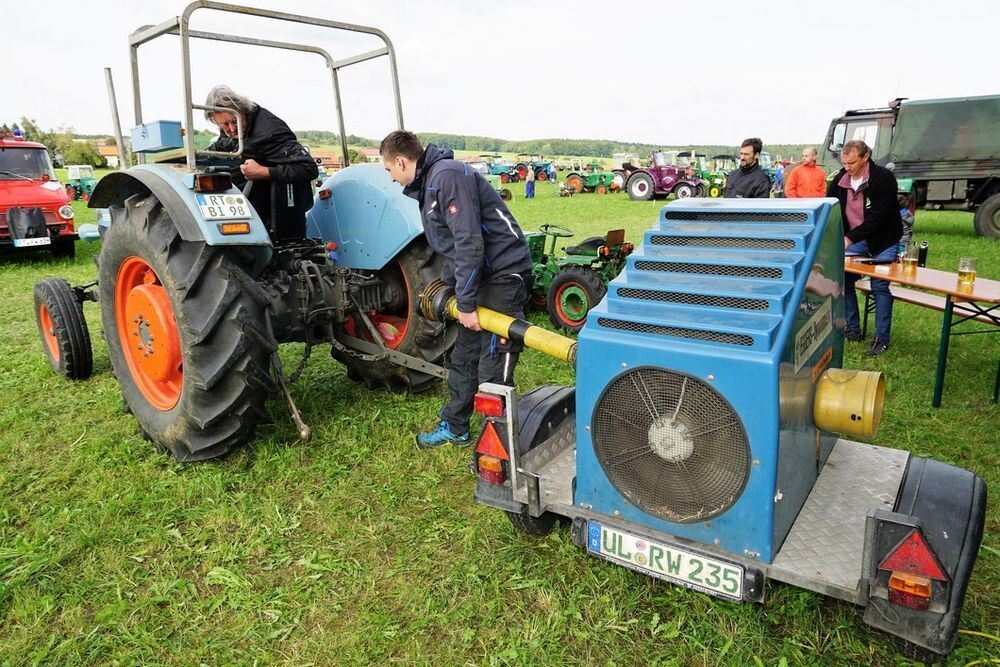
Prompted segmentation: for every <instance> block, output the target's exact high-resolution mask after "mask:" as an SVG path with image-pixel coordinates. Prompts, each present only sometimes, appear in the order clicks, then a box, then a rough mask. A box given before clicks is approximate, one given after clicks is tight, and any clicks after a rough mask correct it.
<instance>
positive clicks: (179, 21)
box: [129, 0, 403, 169]
mask: <svg viewBox="0 0 1000 667" xmlns="http://www.w3.org/2000/svg"><path fill="white" fill-rule="evenodd" d="M198 9H214V10H216V11H220V12H230V13H233V14H246V15H248V16H257V17H260V18H269V19H274V20H277V21H288V22H291V23H302V24H305V25H314V26H319V27H322V28H330V29H332V30H343V31H348V32H360V33H364V34H368V35H374V36H376V37H378V38H380V39H381V40H382V42H383V43H384V44H385V46H384V47H382V48H379V49H374V50H372V51H366V52H364V53H359V54H357V55H354V56H351V57H348V58H342V59H340V60H334V59H333V57H332V56H330V54H329V53H327V52H326V51H325V50H323V49H321V48H319V47H316V46H310V45H308V44H296V43H293V42H278V41H274V40H268V39H258V38H254V37H242V36H239V35H228V34H224V33H215V32H204V31H199V30H191V29H190V27H189V26H190V21H191V15H192V14H193V13H194V12H195V11H196V10H198ZM162 35H178V36H179V37H180V38H181V64H182V67H183V72H184V128H185V134H184V147H185V151H186V153H187V165H188V167H189V168H191V169H194V167H195V154H196V151H195V145H194V141H193V137H194V109H196V108H201V107H196V106H195V105H194V103H193V100H192V96H191V48H190V40H191V38H196V39H210V40H215V41H220V42H231V43H235V44H249V45H251V46H266V47H270V48H276V49H286V50H291V51H304V52H306V53H315V54H317V55H319V56H321V57H322V58H323V59H324V60H325V61H326V66H327V68H329V70H330V77H331V80H332V83H333V94H334V104H335V107H336V112H337V121H338V127H339V131H340V148H341V151H342V152H343V156H344V165H345V166H346V165H348V164H350V158H349V156H348V152H347V133H346V130H345V129H344V112H343V107H342V99H341V95H340V79H339V76H338V71H339V70H341V69H343V68H344V67H349V66H350V65H355V64H357V63H361V62H365V61H367V60H372V59H373V58H379V57H381V56H388V57H389V73H390V76H391V78H392V92H393V97H394V101H395V105H396V124H397V125H398V127H399V129H403V107H402V104H401V103H400V97H399V72H398V69H397V67H396V51H395V49H394V48H393V46H392V41H391V40H390V39H389V37H388V36H387V35H386V34H385V33H384V32H382V31H381V30H379V29H378V28H372V27H369V26H363V25H355V24H353V23H343V22H341V21H330V20H327V19H320V18H314V17H311V16H302V15H299V14H289V13H287V12H280V11H274V10H270V9H260V8H257V7H241V6H238V5H231V4H228V3H224V2H215V0H196V1H195V2H192V3H191V4H189V5H188V6H187V7H185V8H184V12H183V14H181V15H180V16H177V17H174V18H172V19H169V20H167V21H164V22H163V23H160V24H159V25H155V26H143V27H141V28H139V29H138V30H136V31H135V32H133V33H132V34H131V35H130V36H129V49H130V56H131V58H130V60H131V65H132V98H133V100H134V103H135V122H136V125H141V124H142V101H141V94H140V90H139V46H141V45H142V44H145V43H146V42H149V41H152V40H153V39H156V38H157V37H160V36H162ZM197 152H198V153H200V154H205V152H204V151H197ZM213 154H221V153H219V152H215V151H213ZM224 154H225V155H235V154H231V153H224Z"/></svg>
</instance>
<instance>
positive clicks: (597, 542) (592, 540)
mask: <svg viewBox="0 0 1000 667" xmlns="http://www.w3.org/2000/svg"><path fill="white" fill-rule="evenodd" d="M587 548H588V549H590V550H591V551H600V550H601V524H599V523H595V522H593V521H591V522H589V523H588V524H587Z"/></svg>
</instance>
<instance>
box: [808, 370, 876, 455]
mask: <svg viewBox="0 0 1000 667" xmlns="http://www.w3.org/2000/svg"><path fill="white" fill-rule="evenodd" d="M884 402H885V377H884V376H883V375H882V373H881V372H878V371H855V370H844V369H843V368H829V369H827V370H826V371H825V372H824V373H823V375H821V376H820V378H819V382H817V383H816V397H815V398H814V399H813V421H814V422H815V424H816V427H817V428H819V429H821V430H823V431H829V432H831V433H844V434H846V435H855V436H861V437H866V438H870V437H872V436H874V435H875V433H876V432H878V425H879V422H880V421H881V420H882V406H883V404H884Z"/></svg>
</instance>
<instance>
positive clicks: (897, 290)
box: [854, 280, 996, 337]
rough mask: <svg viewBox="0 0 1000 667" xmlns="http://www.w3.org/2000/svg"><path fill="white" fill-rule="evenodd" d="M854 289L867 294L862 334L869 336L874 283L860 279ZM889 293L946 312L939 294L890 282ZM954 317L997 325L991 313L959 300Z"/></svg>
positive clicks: (953, 310) (895, 297) (896, 297)
mask: <svg viewBox="0 0 1000 667" xmlns="http://www.w3.org/2000/svg"><path fill="white" fill-rule="evenodd" d="M854 289H856V290H858V291H859V292H861V293H862V294H864V295H865V308H864V313H865V321H864V323H863V324H862V328H861V335H862V336H865V337H867V336H868V315H869V314H870V313H872V312H873V311H874V310H875V308H874V304H873V303H872V300H873V299H872V296H871V293H872V285H871V282H869V281H867V280H859V281H858V282H856V283H855V284H854ZM889 293H890V294H892V298H893V299H895V300H896V301H901V302H903V303H912V304H913V305H915V306H923V307H924V308H930V309H931V310H936V311H938V312H939V313H943V312H944V308H945V297H944V296H941V295H939V294H928V293H927V292H921V291H920V290H915V289H909V288H907V287H901V286H900V285H896V284H890V285H889ZM952 317H956V318H961V319H963V320H965V319H972V320H975V321H977V322H984V323H986V324H993V325H996V321H995V320H993V319H991V318H990V316H989V315H983V314H980V313H977V312H976V311H974V310H972V308H970V307H969V306H968V305H966V304H963V303H962V302H960V301H959V302H957V303H955V304H954V305H953V306H952Z"/></svg>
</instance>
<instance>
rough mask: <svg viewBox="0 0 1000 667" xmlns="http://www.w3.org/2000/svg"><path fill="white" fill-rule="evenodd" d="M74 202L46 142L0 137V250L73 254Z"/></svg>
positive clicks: (6, 136) (6, 135)
mask: <svg viewBox="0 0 1000 667" xmlns="http://www.w3.org/2000/svg"><path fill="white" fill-rule="evenodd" d="M76 238H77V235H76V230H75V229H74V226H73V207H72V206H70V205H69V201H68V199H67V196H66V190H65V189H64V188H63V186H62V185H61V184H60V183H59V181H57V180H56V174H55V170H53V168H52V161H51V160H50V159H49V154H48V151H47V150H46V148H45V146H44V144H39V143H35V142H33V141H26V140H25V139H24V137H23V136H21V135H20V134H19V133H16V134H5V135H3V136H0V249H4V250H6V249H9V248H12V249H14V250H17V251H20V250H22V249H49V250H51V251H52V254H53V255H54V256H56V257H72V256H73V253H74V247H75V246H74V241H76Z"/></svg>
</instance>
